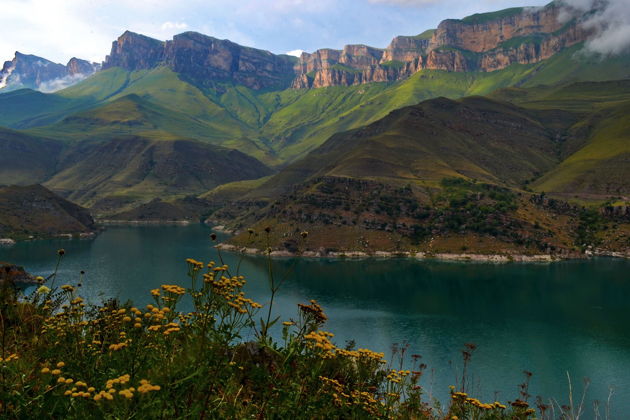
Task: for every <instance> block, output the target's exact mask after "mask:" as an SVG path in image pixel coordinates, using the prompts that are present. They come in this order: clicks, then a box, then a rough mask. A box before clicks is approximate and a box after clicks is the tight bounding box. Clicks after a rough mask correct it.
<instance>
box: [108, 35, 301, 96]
mask: <svg viewBox="0 0 630 420" xmlns="http://www.w3.org/2000/svg"><path fill="white" fill-rule="evenodd" d="M295 61H296V59H295V58H294V57H290V56H287V55H274V54H272V53H270V52H269V51H263V50H258V49H255V48H248V47H243V46H241V45H238V44H235V43H233V42H231V41H228V40H220V39H216V38H213V37H209V36H206V35H202V34H199V33H196V32H185V33H183V34H179V35H176V36H175V37H174V38H173V40H171V41H166V42H162V41H158V40H156V39H152V38H148V37H146V36H143V35H138V34H135V33H133V32H129V31H127V32H125V33H124V34H123V35H121V36H120V38H118V40H116V41H115V42H114V43H113V45H112V51H111V53H110V55H109V56H107V58H106V59H105V62H104V63H103V68H110V67H122V68H124V69H126V70H130V71H133V70H142V69H148V68H153V67H156V66H158V65H165V66H168V67H170V68H171V69H173V71H175V72H177V73H179V74H181V75H183V76H184V77H188V78H190V79H192V80H194V81H195V82H197V83H200V84H203V85H210V86H212V85H213V84H214V83H215V82H221V81H230V82H234V83H238V84H241V85H244V86H247V87H249V88H252V89H264V88H270V87H275V88H281V87H286V86H287V85H288V84H289V83H290V80H291V79H292V78H293V77H294V72H293V65H294V63H295Z"/></svg>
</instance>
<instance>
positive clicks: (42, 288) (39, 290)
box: [37, 286, 50, 295]
mask: <svg viewBox="0 0 630 420" xmlns="http://www.w3.org/2000/svg"><path fill="white" fill-rule="evenodd" d="M47 293H50V288H48V287H46V286H39V287H38V288H37V294H38V295H45V294H47Z"/></svg>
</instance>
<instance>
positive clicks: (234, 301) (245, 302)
mask: <svg viewBox="0 0 630 420" xmlns="http://www.w3.org/2000/svg"><path fill="white" fill-rule="evenodd" d="M225 299H226V300H227V304H228V305H229V306H231V307H232V308H234V309H236V311H237V312H238V313H240V314H245V313H247V312H248V310H247V307H248V306H249V307H251V308H253V309H259V308H262V305H261V304H260V303H256V302H254V301H253V300H251V299H249V298H246V297H245V293H243V292H240V293H239V294H237V295H227V296H226V297H225Z"/></svg>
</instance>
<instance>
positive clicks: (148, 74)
mask: <svg viewBox="0 0 630 420" xmlns="http://www.w3.org/2000/svg"><path fill="white" fill-rule="evenodd" d="M628 68H630V56H628V55H624V56H619V57H609V58H606V59H605V60H603V59H601V58H599V57H592V56H588V55H585V54H583V53H581V46H580V45H577V46H574V47H572V48H570V49H567V50H565V51H563V52H562V53H559V54H557V55H555V56H553V57H552V58H550V59H549V60H546V61H544V62H541V63H537V64H532V65H514V66H511V67H509V68H507V69H504V70H499V71H495V72H490V73H481V72H471V73H448V72H442V71H431V70H423V71H420V72H418V73H417V74H415V75H413V76H412V77H410V78H409V79H407V80H403V81H400V82H397V83H373V84H368V85H361V86H350V87H330V88H322V89H314V90H293V89H288V90H284V91H253V90H250V89H247V88H245V87H242V86H234V85H231V84H219V85H217V86H216V88H214V89H208V88H203V87H197V86H195V85H193V84H191V83H188V81H186V80H183V79H182V78H180V77H179V76H178V75H177V74H175V73H173V72H172V71H171V70H170V69H168V68H166V67H160V68H156V69H152V70H143V71H136V72H131V73H130V72H125V71H123V70H122V69H119V68H112V69H108V70H106V71H103V72H100V73H97V74H96V75H94V76H92V77H91V78H88V79H86V80H84V81H82V82H81V83H79V84H77V85H75V86H73V87H71V88H68V89H66V90H63V91H61V92H58V93H57V94H54V95H44V94H35V93H34V92H32V91H31V92H30V93H29V94H26V93H24V92H23V93H22V97H21V99H20V100H21V106H20V107H17V108H16V109H14V110H12V111H11V112H12V114H11V116H10V117H5V120H4V121H5V122H4V123H3V122H1V121H0V124H4V125H12V126H16V127H18V126H19V127H35V126H42V125H46V124H49V123H50V122H53V121H56V122H59V121H61V123H58V124H55V125H53V126H50V127H41V128H38V129H37V130H36V131H34V132H35V133H37V134H39V135H46V136H51V135H52V136H55V135H56V136H58V137H59V136H62V137H66V136H68V135H69V134H74V135H73V136H70V137H73V138H79V139H80V138H85V137H88V136H89V134H90V132H91V130H93V129H95V127H94V126H92V125H89V124H88V125H85V126H81V125H80V124H74V125H70V126H68V125H67V123H65V122H64V121H62V120H63V119H64V118H66V117H68V116H69V115H71V114H73V113H76V111H77V110H79V109H84V110H86V109H90V108H92V111H91V112H98V111H95V110H94V108H95V107H96V108H98V107H103V106H106V107H107V106H108V104H109V103H111V102H117V101H119V100H120V99H121V98H123V97H126V96H128V95H136V96H135V97H136V98H139V99H138V100H139V101H142V102H143V104H145V106H147V107H148V106H152V107H156V108H159V111H157V112H158V113H161V114H162V117H156V116H155V115H152V116H149V115H145V116H144V118H145V119H146V121H145V122H146V123H147V124H149V125H151V126H153V127H154V128H155V129H156V130H157V131H165V132H168V133H171V134H174V135H176V136H179V137H181V136H185V137H193V138H195V139H197V140H200V141H208V142H211V143H213V144H220V145H223V146H226V147H238V148H239V149H241V150H242V151H244V152H246V153H248V154H251V155H253V156H256V157H257V158H259V159H262V160H263V161H265V162H267V163H268V164H271V165H283V164H285V163H286V162H291V161H294V160H296V159H298V158H299V157H302V156H305V155H306V153H308V152H309V151H310V150H313V149H314V148H316V147H317V146H319V145H320V144H322V143H323V142H324V141H326V139H328V138H329V137H330V136H332V135H333V134H335V133H338V132H341V131H346V130H349V129H353V128H357V127H360V126H363V125H366V124H369V123H371V122H374V121H377V120H379V119H381V118H383V117H384V116H385V115H387V114H388V113H389V112H391V111H392V110H394V109H398V108H401V107H403V106H407V105H413V104H416V103H418V102H420V101H422V100H426V99H430V98H434V97H438V96H444V97H447V98H452V99H455V98H459V97H463V96H469V95H484V94H489V93H490V92H492V91H494V90H496V89H498V88H503V87H509V86H517V87H534V86H537V85H542V84H544V85H553V84H557V83H567V82H571V81H580V80H595V81H597V80H612V79H622V78H625V77H628V76H629V72H628V70H627V69H628ZM14 94H15V92H14V93H10V94H5V95H0V108H2V106H3V105H2V104H3V103H4V104H10V103H12V101H14V100H15V98H13V97H9V96H7V95H14ZM41 103H48V104H49V105H47V106H44V107H42V106H41V105H39V104H41ZM149 104H150V105H149ZM7 106H8V105H7ZM38 107H41V108H38ZM44 110H45V112H44ZM73 117H74V116H73ZM0 118H1V117H0ZM191 120H192V121H191ZM75 123H76V120H75ZM114 125H115V124H114ZM191 127H193V128H191ZM114 128H115V127H114ZM123 128H124V129H125V130H127V132H129V131H130V130H131V129H130V128H129V126H124V127H123ZM138 128H139V129H142V130H145V131H146V127H138ZM101 131H103V132H107V130H101ZM134 132H135V131H134ZM143 135H146V134H144V133H143ZM160 135H163V134H159V133H155V135H152V136H151V137H152V138H159V136H160Z"/></svg>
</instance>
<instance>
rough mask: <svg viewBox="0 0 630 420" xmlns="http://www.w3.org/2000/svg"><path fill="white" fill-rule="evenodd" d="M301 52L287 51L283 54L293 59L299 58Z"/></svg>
mask: <svg viewBox="0 0 630 420" xmlns="http://www.w3.org/2000/svg"><path fill="white" fill-rule="evenodd" d="M303 52H304V50H291V51H287V52H286V53H285V54H286V55H292V56H293V57H299V56H301V55H302V53H303Z"/></svg>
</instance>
